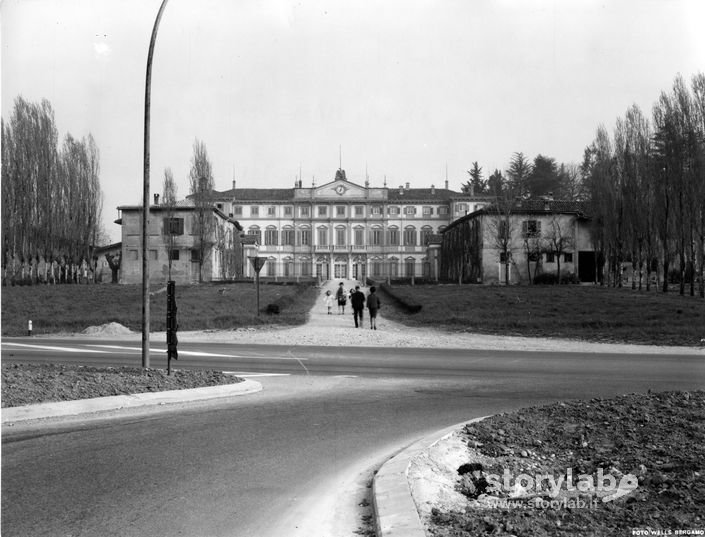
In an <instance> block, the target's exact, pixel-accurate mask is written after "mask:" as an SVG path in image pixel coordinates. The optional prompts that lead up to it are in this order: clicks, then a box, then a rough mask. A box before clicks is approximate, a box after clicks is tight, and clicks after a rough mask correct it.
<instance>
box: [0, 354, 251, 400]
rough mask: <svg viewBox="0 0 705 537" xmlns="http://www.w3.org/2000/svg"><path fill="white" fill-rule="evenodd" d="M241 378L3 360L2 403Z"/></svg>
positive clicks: (229, 381)
mask: <svg viewBox="0 0 705 537" xmlns="http://www.w3.org/2000/svg"><path fill="white" fill-rule="evenodd" d="M241 381H242V379H239V378H237V377H234V376H232V375H226V374H224V373H223V372H221V371H198V370H177V371H174V372H173V373H172V375H170V376H168V375H167V374H166V371H164V370H161V369H145V370H143V369H141V368H134V367H89V366H73V365H53V364H3V366H2V407H3V408H6V407H14V406H21V405H32V404H36V403H47V402H51V401H74V400H76V399H88V398H92V397H106V396H110V395H128V394H135V393H149V392H161V391H166V390H184V389H188V388H202V387H205V386H220V385H223V384H234V383H237V382H241Z"/></svg>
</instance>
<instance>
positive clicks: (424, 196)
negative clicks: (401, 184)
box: [389, 188, 482, 203]
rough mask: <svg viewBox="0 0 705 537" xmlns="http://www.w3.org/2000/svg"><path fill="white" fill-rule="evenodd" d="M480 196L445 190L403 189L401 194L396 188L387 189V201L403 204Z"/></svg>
mask: <svg viewBox="0 0 705 537" xmlns="http://www.w3.org/2000/svg"><path fill="white" fill-rule="evenodd" d="M475 197H479V198H482V196H470V195H469V194H464V193H463V192H455V191H454V190H447V189H445V188H433V189H431V188H405V189H403V190H402V191H401V192H400V190H399V189H398V188H390V189H389V201H395V202H398V203H400V202H403V201H412V200H413V201H420V200H423V201H438V202H441V201H448V200H450V199H451V198H453V199H455V198H468V199H470V198H475Z"/></svg>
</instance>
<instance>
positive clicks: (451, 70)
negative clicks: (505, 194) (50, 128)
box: [1, 0, 705, 241]
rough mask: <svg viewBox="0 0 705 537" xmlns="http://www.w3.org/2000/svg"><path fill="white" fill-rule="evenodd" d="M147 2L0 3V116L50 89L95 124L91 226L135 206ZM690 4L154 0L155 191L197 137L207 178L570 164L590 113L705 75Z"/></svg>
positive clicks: (458, 173)
mask: <svg viewBox="0 0 705 537" xmlns="http://www.w3.org/2000/svg"><path fill="white" fill-rule="evenodd" d="M159 4H160V1H159V0H120V1H117V0H61V1H56V0H22V1H19V0H3V2H2V8H1V9H2V12H1V15H2V116H3V118H5V119H7V118H9V116H10V113H11V109H12V104H13V101H14V99H15V97H16V96H17V95H22V96H23V97H24V98H25V99H27V100H30V101H35V102H38V101H40V100H41V99H42V98H46V99H48V100H49V101H50V102H51V103H52V105H53V107H54V111H55V114H56V124H57V127H58V129H59V134H60V136H61V137H63V136H64V135H65V134H66V133H67V132H70V133H71V134H72V135H73V136H75V137H79V138H80V137H82V136H86V135H88V134H89V133H91V134H93V136H94V138H95V140H96V142H97V144H98V147H99V148H100V156H101V184H102V188H103V192H104V194H105V204H104V209H103V212H104V217H105V227H106V231H108V232H109V234H110V237H111V239H112V240H114V241H117V240H119V238H120V235H119V227H118V226H117V225H115V224H114V223H113V220H114V219H115V218H116V216H117V210H116V207H117V206H118V205H127V204H137V203H141V198H142V158H143V155H142V144H143V129H144V123H143V122H144V84H145V66H146V58H147V50H148V46H149V37H150V33H151V30H152V25H153V23H154V19H155V16H156V13H157V11H158V8H159ZM703 20H705V2H702V0H692V1H690V0H668V1H667V0H662V1H661V0H659V1H649V0H604V1H587V0H586V1H565V0H560V1H539V0H536V1H532V0H521V1H519V0H516V1H508V0H505V1H499V0H497V1H489V0H488V1H472V2H471V1H468V0H457V1H450V0H449V1H443V0H437V1H414V0H393V1H391V0H387V1H384V2H382V1H364V0H356V1H354V2H353V1H328V2H323V1H303V2H295V1H293V0H238V1H230V0H220V1H217V0H191V1H186V0H170V1H169V4H168V5H167V8H166V11H165V13H164V16H163V18H162V22H161V26H160V29H159V35H158V39H157V45H156V52H155V56H154V68H153V78H152V129H151V139H152V144H151V154H152V158H151V171H152V173H151V184H152V192H155V191H157V192H160V191H161V185H162V180H163V176H164V168H165V167H167V166H170V167H171V168H172V170H173V172H174V176H175V179H176V180H177V186H178V189H179V196H180V197H183V196H185V195H186V194H187V193H188V181H187V175H188V170H189V166H190V163H189V161H190V158H191V155H192V145H193V141H194V139H196V138H198V139H199V140H202V141H203V142H204V143H205V144H206V147H207V149H208V152H209V155H210V158H211V162H212V163H213V169H214V173H215V180H216V188H217V189H219V190H225V189H228V188H231V185H232V180H233V179H236V180H237V184H238V187H291V186H293V184H294V180H295V178H296V177H297V176H298V174H299V169H301V174H302V178H303V182H304V186H310V184H311V181H312V178H313V177H315V180H316V184H317V185H321V184H323V183H326V182H328V181H330V180H332V179H333V177H334V175H335V170H336V169H337V168H338V162H339V148H341V147H342V165H343V168H344V169H345V170H346V172H347V177H348V179H349V180H351V181H354V182H358V183H364V181H365V170H366V169H367V173H368V174H369V179H370V184H371V185H372V186H382V184H383V181H384V177H385V176H386V178H387V183H388V185H389V186H391V187H394V186H398V185H400V184H402V183H406V182H409V183H411V186H412V187H429V186H430V185H431V184H435V185H436V186H440V185H442V184H443V181H444V180H445V177H446V167H447V170H448V172H447V173H448V178H449V182H450V187H451V188H453V189H460V186H461V184H462V183H463V182H465V180H466V179H467V172H466V170H468V169H469V168H470V166H471V164H472V162H474V161H478V162H479V164H480V166H482V167H483V171H484V172H485V174H486V175H487V173H488V172H491V171H492V170H494V169H495V168H499V169H502V170H504V169H506V167H507V164H508V162H509V159H510V158H511V155H512V153H514V152H515V151H522V152H523V153H524V154H525V155H526V156H528V157H529V158H532V159H533V158H534V157H535V156H536V155H537V154H538V153H541V154H544V155H547V156H550V157H553V158H555V159H556V160H558V161H559V162H566V163H567V162H579V161H580V160H581V158H582V153H583V149H584V148H585V146H586V145H587V144H589V143H590V142H591V141H592V139H593V137H594V134H595V130H596V128H597V126H598V125H599V124H600V123H604V124H605V125H606V126H607V127H608V129H610V131H611V130H612V128H613V126H614V122H615V119H616V118H617V117H618V116H621V115H623V114H624V112H625V111H626V109H627V107H628V106H630V105H631V104H633V103H636V104H637V105H639V106H640V107H641V108H642V110H644V112H645V113H646V114H647V115H650V113H651V107H652V105H653V104H654V102H655V101H656V100H657V98H658V95H659V93H660V92H661V91H662V90H669V89H670V87H671V86H672V83H673V79H674V77H675V75H676V74H677V73H681V74H683V76H685V77H686V78H687V79H690V77H691V76H692V75H693V74H694V73H696V72H699V71H704V70H705V32H703V30H702V21H703Z"/></svg>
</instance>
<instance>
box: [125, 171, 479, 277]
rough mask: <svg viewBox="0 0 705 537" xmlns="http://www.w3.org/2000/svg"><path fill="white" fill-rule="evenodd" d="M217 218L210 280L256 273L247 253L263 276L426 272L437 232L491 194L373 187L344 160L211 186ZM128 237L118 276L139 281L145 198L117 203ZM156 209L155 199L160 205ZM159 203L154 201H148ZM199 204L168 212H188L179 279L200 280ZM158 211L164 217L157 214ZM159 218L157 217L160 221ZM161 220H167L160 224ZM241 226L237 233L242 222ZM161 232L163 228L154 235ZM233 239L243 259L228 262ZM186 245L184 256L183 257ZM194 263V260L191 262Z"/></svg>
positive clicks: (156, 245)
mask: <svg viewBox="0 0 705 537" xmlns="http://www.w3.org/2000/svg"><path fill="white" fill-rule="evenodd" d="M211 201H212V203H213V217H214V218H215V220H216V221H217V222H218V223H219V225H218V226H219V227H218V229H220V232H219V233H220V236H221V237H222V239H221V240H218V238H217V237H215V236H213V237H212V239H211V241H210V243H211V245H212V250H213V251H212V253H211V254H210V255H208V256H207V258H208V259H210V262H209V263H210V264H209V265H208V268H207V270H206V271H205V272H206V274H205V275H204V280H217V279H231V278H238V277H252V276H253V275H254V272H253V268H252V266H251V264H250V263H249V262H247V261H246V260H247V258H248V257H255V256H257V257H264V258H265V259H266V262H265V264H264V267H263V268H262V271H261V273H260V275H261V276H262V277H264V278H276V279H280V278H281V279H307V278H312V279H313V278H317V279H322V280H328V279H333V278H334V279H346V278H351V279H357V280H364V279H365V278H366V277H367V276H369V277H373V278H380V279H381V278H385V279H386V278H390V279H395V278H428V279H437V278H438V275H439V272H438V271H439V264H438V251H439V248H440V240H439V239H438V237H439V234H440V233H442V232H443V230H444V229H446V228H447V227H448V226H449V225H450V224H451V223H452V222H454V221H455V220H457V219H458V218H461V217H465V216H466V215H468V214H470V213H473V212H475V211H477V210H479V209H481V208H482V207H483V206H485V205H487V204H489V203H490V201H491V198H489V197H487V196H475V195H472V194H468V193H462V192H455V191H452V190H449V189H448V182H447V181H446V184H445V188H436V187H435V186H434V185H431V186H430V188H411V187H410V185H409V183H406V185H403V186H399V187H398V188H388V187H387V186H386V185H385V186H383V187H381V188H379V187H370V186H369V182H368V181H365V184H364V185H359V184H356V183H353V182H351V181H348V179H347V178H346V176H345V171H344V170H342V169H339V170H338V171H337V172H336V175H335V179H334V180H333V181H331V182H328V183H326V184H323V185H321V186H316V185H315V184H313V185H311V187H304V186H303V185H302V182H301V181H300V180H297V181H296V182H295V185H294V187H293V188H237V186H236V183H235V181H233V188H232V189H230V190H226V191H223V192H218V191H214V192H213V193H212V197H211ZM118 209H119V210H120V211H121V219H120V220H119V222H120V223H121V225H122V236H123V257H122V263H123V267H122V281H124V282H127V281H133V280H134V279H135V277H136V276H137V274H138V273H139V271H140V270H141V268H140V267H141V264H140V261H139V252H138V248H137V247H138V243H139V240H138V239H139V237H138V236H137V233H138V229H139V227H135V225H134V223H133V220H134V219H135V217H136V216H139V213H140V212H141V209H140V208H139V207H119V208H118ZM155 209H156V210H159V207H155ZM152 210H154V209H152ZM193 211H194V208H193V201H192V198H191V197H188V198H187V199H186V200H185V201H184V202H183V204H181V206H180V207H177V208H176V213H175V214H174V215H173V217H172V218H177V219H179V218H180V219H182V220H183V221H184V222H186V223H185V224H184V227H178V226H179V224H175V225H176V227H177V228H178V229H176V228H175V230H177V231H180V232H181V235H179V241H178V249H179V252H178V254H177V255H178V256H179V258H178V259H179V261H180V263H179V273H178V274H177V278H179V279H181V280H186V281H189V280H190V281H194V277H195V272H194V271H195V267H193V266H192V260H193V259H194V258H193V254H189V252H188V251H189V250H191V251H193V240H194V235H193V231H192V228H191V227H190V226H191V224H190V223H189V222H191V221H192V218H191V217H190V216H189V215H190V214H192V213H193ZM157 220H158V219H157ZM160 222H161V220H160ZM153 225H154V226H155V228H154V229H153V230H150V232H151V234H152V235H153V236H154V237H155V240H154V241H153V244H152V245H151V246H150V251H151V253H150V255H152V256H154V258H155V260H157V264H158V265H159V266H158V267H156V268H155V269H153V270H157V272H158V273H160V274H161V273H163V271H164V260H165V259H167V253H166V246H165V245H164V240H163V236H164V228H163V223H160V224H157V223H155V224H153ZM159 226H161V227H159ZM240 228H241V229H242V231H241V232H236V230H239V229H240ZM158 237H161V239H160V238H158ZM229 248H232V256H233V257H235V258H237V262H233V263H227V262H226V260H225V259H224V255H225V253H226V252H227V251H228V249H229ZM184 254H186V257H187V259H188V261H184V262H181V261H182V259H183V257H182V256H183V255H184ZM189 263H191V264H189Z"/></svg>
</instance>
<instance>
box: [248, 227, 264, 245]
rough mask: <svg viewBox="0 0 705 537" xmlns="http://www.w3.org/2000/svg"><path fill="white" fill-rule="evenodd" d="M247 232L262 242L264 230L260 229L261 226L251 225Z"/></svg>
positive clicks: (258, 241) (258, 242)
mask: <svg viewBox="0 0 705 537" xmlns="http://www.w3.org/2000/svg"><path fill="white" fill-rule="evenodd" d="M247 234H248V235H251V236H253V237H255V240H256V241H257V244H262V231H260V229H259V226H250V227H249V228H248V230H247Z"/></svg>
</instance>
